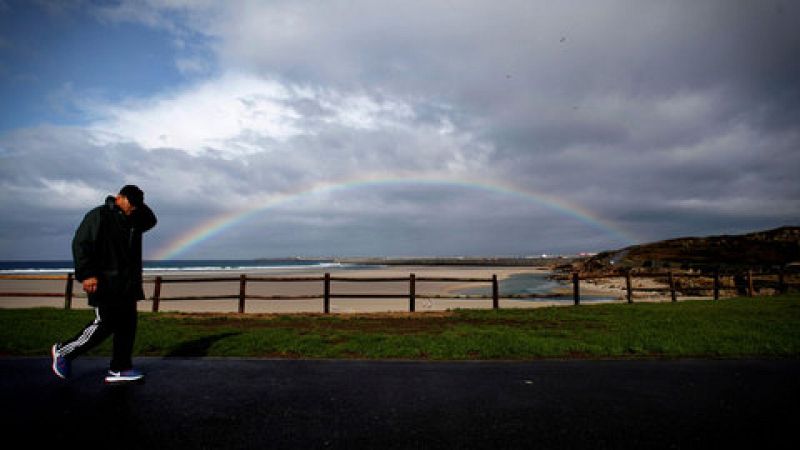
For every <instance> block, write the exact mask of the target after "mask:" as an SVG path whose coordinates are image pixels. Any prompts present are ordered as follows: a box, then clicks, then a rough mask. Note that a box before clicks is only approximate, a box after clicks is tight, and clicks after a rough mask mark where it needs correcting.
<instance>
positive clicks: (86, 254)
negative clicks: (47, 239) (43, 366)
mask: <svg viewBox="0 0 800 450" xmlns="http://www.w3.org/2000/svg"><path fill="white" fill-rule="evenodd" d="M155 225H156V216H155V214H153V211H151V210H150V208H149V207H148V206H147V205H145V203H144V192H142V190H141V189H139V188H138V187H137V186H134V185H127V186H124V187H123V188H122V189H121V190H120V191H119V194H117V195H116V197H114V196H108V197H107V198H106V202H105V205H102V206H98V207H97V208H94V209H93V210H91V211H89V213H88V214H86V216H85V217H84V218H83V222H81V224H80V226H79V227H78V230H77V231H76V232H75V238H74V239H73V240H72V256H73V259H74V263H75V279H76V280H78V281H79V282H81V283H82V284H83V290H84V291H86V293H87V295H88V298H89V305H91V306H93V307H94V311H95V318H94V320H92V322H90V323H89V324H88V325H87V326H86V327H85V328H84V329H83V330H81V331H80V332H79V333H78V334H77V335H75V337H73V338H72V339H70V340H68V341H66V342H63V343H56V344H54V345H53V347H52V349H51V354H52V357H53V366H52V368H53V372H54V373H55V374H56V376H58V377H60V378H64V379H66V378H69V376H70V372H71V365H72V360H73V359H75V358H76V357H77V356H79V355H81V354H83V353H85V352H87V351H88V350H90V349H92V348H94V347H95V346H97V345H98V344H100V343H101V342H103V341H104V340H105V339H106V338H107V337H109V336H111V335H113V336H114V342H113V357H112V358H111V367H110V370H109V371H108V375H107V376H106V378H105V381H106V383H125V382H131V381H140V380H142V379H143V378H144V375H143V374H142V373H141V372H140V371H138V370H136V369H134V368H133V362H132V354H133V343H134V340H135V337H136V322H137V312H136V303H137V302H138V301H139V300H142V299H144V291H143V289H142V233H144V232H145V231H147V230H149V229H151V228H153V227H154V226H155Z"/></svg>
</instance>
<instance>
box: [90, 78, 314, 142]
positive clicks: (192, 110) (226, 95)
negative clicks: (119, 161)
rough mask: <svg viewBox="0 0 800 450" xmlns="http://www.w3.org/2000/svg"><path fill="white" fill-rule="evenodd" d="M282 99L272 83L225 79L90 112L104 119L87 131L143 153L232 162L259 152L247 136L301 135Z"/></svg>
mask: <svg viewBox="0 0 800 450" xmlns="http://www.w3.org/2000/svg"><path fill="white" fill-rule="evenodd" d="M288 98H289V92H288V91H287V90H286V89H285V88H284V87H283V86H281V85H280V84H278V83H276V82H274V81H269V80H261V79H258V78H255V77H249V76H244V75H226V76H224V77H222V78H219V79H213V80H209V81H204V82H202V83H199V84H198V85H195V86H191V87H189V88H187V89H185V90H183V91H181V92H178V93H175V94H166V95H159V96H155V97H154V98H151V99H147V100H144V101H129V102H127V103H124V104H119V105H102V106H99V107H98V108H99V109H98V111H96V114H97V115H99V116H105V119H102V120H100V121H98V122H96V123H94V124H93V125H92V128H93V129H94V130H96V131H97V132H98V136H105V137H106V138H108V137H109V136H117V137H118V139H120V140H122V141H125V140H130V141H133V142H136V143H137V144H139V145H141V146H142V147H143V148H146V149H156V148H176V149H180V150H183V151H185V152H187V153H189V154H192V155H202V154H205V153H208V152H209V151H212V152H215V153H217V154H219V155H220V156H223V157H229V158H233V157H237V156H241V155H244V154H250V153H255V152H258V151H261V150H262V149H261V148H259V147H258V146H254V145H252V144H251V143H250V142H248V139H247V138H248V136H252V135H256V136H258V137H260V138H267V139H272V140H276V141H285V140H286V139H288V138H290V137H292V136H295V135H297V134H299V133H301V132H302V131H301V130H300V129H298V128H297V126H296V125H295V122H296V119H297V118H298V117H297V114H296V113H295V112H294V111H292V109H291V108H288V107H286V106H284V105H282V102H283V101H285V100H287V99H288Z"/></svg>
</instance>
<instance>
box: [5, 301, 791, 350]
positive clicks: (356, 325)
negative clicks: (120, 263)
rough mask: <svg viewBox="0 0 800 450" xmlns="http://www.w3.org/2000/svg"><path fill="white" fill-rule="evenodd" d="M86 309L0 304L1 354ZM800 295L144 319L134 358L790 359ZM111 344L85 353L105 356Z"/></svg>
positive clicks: (75, 325) (77, 323)
mask: <svg viewBox="0 0 800 450" xmlns="http://www.w3.org/2000/svg"><path fill="white" fill-rule="evenodd" d="M92 318H93V312H91V311H86V310H78V311H75V310H73V311H65V310H59V309H52V308H36V309H0V355H4V356H34V355H37V356H44V355H47V354H48V352H49V347H50V346H51V345H52V343H53V342H55V341H57V340H63V339H66V338H69V337H71V335H72V334H74V333H77V332H78V331H79V330H80V329H81V328H82V327H83V326H85V325H86V324H87V323H88V322H90V321H91V320H92ZM798 324H800V295H797V294H793V295H785V296H779V297H756V298H734V299H725V300H721V301H717V302H711V301H686V302H679V303H676V304H672V303H637V304H633V305H628V304H606V305H591V306H589V305H585V306H578V307H575V306H568V307H548V308H536V309H524V310H521V309H515V310H512V309H507V310H499V311H492V310H457V311H452V312H447V313H417V314H414V315H410V314H380V315H328V316H325V315H318V314H299V315H267V316H265V315H238V314H228V315H220V314H176V313H141V314H140V316H139V331H138V335H137V340H136V348H135V354H136V355H139V356H181V357H199V356H217V357H285V358H367V359H393V358H403V359H405V358H408V359H432V360H462V359H512V360H513V359H541V358H653V357H662V358H684V357H700V358H708V357H712V358H743V357H768V358H794V357H798V356H800V327H798ZM110 349H111V345H110V340H108V341H106V342H105V343H104V344H103V345H101V346H100V347H98V348H96V349H95V350H93V351H92V352H91V353H90V354H92V355H108V354H110Z"/></svg>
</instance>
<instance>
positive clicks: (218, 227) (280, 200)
mask: <svg viewBox="0 0 800 450" xmlns="http://www.w3.org/2000/svg"><path fill="white" fill-rule="evenodd" d="M391 185H429V186H441V187H458V188H464V189H477V190H481V191H487V192H492V193H497V194H502V195H512V196H516V197H519V198H521V199H523V200H525V201H532V202H534V203H536V204H539V205H542V206H544V207H546V208H548V209H551V210H553V211H556V212H558V213H561V214H563V215H565V216H568V217H572V218H574V219H577V220H578V221H580V222H582V223H585V224H587V225H589V226H591V227H593V228H596V229H600V230H602V231H603V232H604V233H606V234H608V235H609V236H611V237H613V238H614V239H616V240H618V241H620V242H622V243H635V242H637V241H638V239H637V238H636V237H634V236H632V235H631V234H630V233H628V232H626V231H624V230H622V229H621V228H620V227H619V226H617V225H615V224H613V223H611V222H609V221H607V220H605V219H603V218H601V217H599V216H598V215H596V214H595V213H593V212H591V211H589V210H587V209H585V208H583V207H580V206H578V205H575V204H571V203H568V202H566V201H564V200H562V199H559V198H556V197H554V196H551V195H546V194H542V193H538V192H533V191H530V190H523V189H521V188H518V187H516V186H513V185H510V184H506V183H503V182H497V181H480V180H471V179H470V180H467V179H460V178H442V177H399V176H372V177H362V178H357V179H349V180H343V181H329V182H319V183H314V184H311V185H307V186H304V187H301V188H298V189H295V190H292V191H290V192H284V193H280V194H276V195H271V196H269V197H268V198H267V199H266V200H263V201H260V202H257V204H256V205H255V206H250V207H248V208H246V209H242V210H237V211H230V212H226V213H223V214H220V215H218V216H215V217H213V218H211V219H209V220H207V221H205V222H203V223H200V224H199V225H197V226H196V227H194V228H192V229H190V230H188V231H187V232H185V233H183V234H181V235H180V236H178V237H177V238H176V239H173V240H172V241H171V242H168V243H167V244H166V245H164V246H163V247H162V248H160V249H158V250H157V251H156V252H155V254H154V256H153V257H154V259H156V260H165V259H176V258H177V257H178V256H180V255H182V254H183V253H185V252H187V251H188V250H189V249H191V248H193V247H195V246H197V245H200V244H202V243H203V242H205V241H207V240H208V239H210V238H212V237H214V236H218V235H220V234H222V233H224V232H225V231H226V230H230V229H232V228H234V227H236V226H237V225H239V224H241V223H243V222H246V221H247V220H248V219H250V218H252V217H254V216H256V215H258V214H260V213H262V212H263V211H265V210H267V209H270V208H274V207H277V206H280V205H284V204H288V203H291V202H296V201H298V200H300V199H302V198H303V197H310V196H314V195H319V194H323V193H331V192H337V191H345V190H352V189H358V188H364V187H371V188H376V187H381V186H391Z"/></svg>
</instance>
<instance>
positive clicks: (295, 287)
mask: <svg viewBox="0 0 800 450" xmlns="http://www.w3.org/2000/svg"><path fill="white" fill-rule="evenodd" d="M326 272H328V273H330V274H331V275H332V276H333V277H342V278H408V277H409V275H410V274H412V273H413V274H415V276H416V277H417V278H422V277H430V278H483V279H490V278H491V277H492V275H497V278H498V281H499V283H501V286H502V282H503V280H507V279H508V278H509V277H511V276H514V275H524V274H548V273H550V272H551V271H550V270H549V269H547V268H544V267H534V266H503V265H501V266H474V265H463V266H461V265H459V266H441V265H422V266H419V265H407V266H403V265H390V266H385V265H381V266H375V267H363V266H362V267H359V268H346V267H327V268H292V269H278V270H242V271H235V272H232V271H187V272H176V271H163V272H159V271H148V272H147V273H146V274H145V279H146V281H145V284H144V289H145V296H146V298H147V299H148V300H144V301H140V302H139V310H140V311H150V310H152V307H153V302H152V301H151V300H149V299H150V298H151V297H152V296H153V287H154V284H153V283H152V282H148V281H147V280H151V279H152V278H153V277H155V276H157V275H161V276H164V277H168V278H170V279H179V278H213V277H238V276H239V275H240V274H247V275H254V276H256V275H257V276H262V277H282V276H283V277H286V276H291V277H322V276H324V274H325V273H326ZM487 284H489V285H490V283H485V284H484V283H477V282H466V283H465V282H454V281H443V282H440V281H432V282H426V281H418V282H417V283H416V295H417V296H420V297H421V296H425V295H457V294H459V293H461V292H462V291H463V290H464V289H470V288H475V287H481V286H482V285H483V286H486V285H487ZM64 286H65V283H64V281H63V280H0V291H2V292H51V293H56V292H63V291H64ZM408 291H409V286H408V282H380V283H377V282H370V283H357V282H347V281H332V282H331V293H332V294H334V295H336V294H344V293H346V294H353V293H358V294H365V295H370V294H374V295H385V294H394V295H403V296H406V295H408ZM322 292H323V286H322V283H321V282H318V281H298V282H259V281H252V282H248V284H247V293H248V295H264V296H270V295H271V296H280V295H286V296H301V295H315V296H319V295H321V294H322ZM238 293H239V282H238V280H237V281H230V282H229V281H223V282H208V283H164V284H162V286H161V297H162V300H161V302H160V304H159V310H160V311H164V312H167V311H169V312H212V313H236V312H237V309H238V300H237V299H220V300H164V298H167V297H182V296H201V295H203V296H207V295H216V294H219V295H238ZM586 293H587V294H590V292H589V291H587V292H586ZM80 294H81V286H80V284H79V283H75V284H74V286H73V300H72V308H74V309H84V308H88V305H87V302H86V298H85V297H82V296H80ZM567 303H571V300H570V302H566V301H526V300H516V299H502V298H501V300H500V307H501V308H535V307H543V306H553V305H563V304H567ZM63 304H64V299H63V297H61V298H57V297H50V298H31V297H3V298H0V308H32V307H54V308H62V307H63ZM491 307H492V300H491V299H426V298H417V299H416V308H415V309H416V311H418V312H424V311H446V310H449V309H456V308H470V309H488V308H491ZM408 310H409V301H408V298H396V299H395V298H392V299H383V298H369V297H366V298H357V299H351V298H332V299H331V304H330V311H331V312H332V313H373V312H408ZM322 311H323V307H322V299H319V298H314V299H300V300H258V299H247V301H246V307H245V312H246V313H306V312H307V313H321V312H322Z"/></svg>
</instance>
